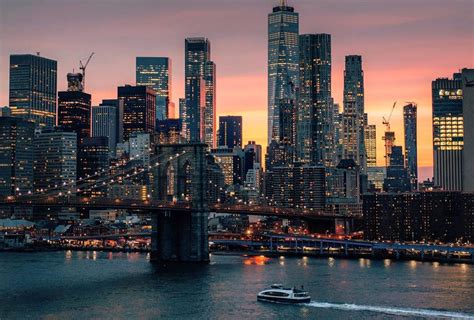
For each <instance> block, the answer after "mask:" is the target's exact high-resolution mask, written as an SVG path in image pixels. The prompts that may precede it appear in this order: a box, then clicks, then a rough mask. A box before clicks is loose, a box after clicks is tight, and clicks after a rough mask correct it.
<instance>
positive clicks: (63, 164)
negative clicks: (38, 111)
mask: <svg viewBox="0 0 474 320" xmlns="http://www.w3.org/2000/svg"><path fill="white" fill-rule="evenodd" d="M33 142H34V187H35V191H36V192H46V193H48V192H50V191H51V190H54V194H59V193H62V194H66V193H68V192H71V193H73V194H74V193H75V189H76V188H75V186H76V183H75V181H76V178H77V176H76V173H77V171H76V170H77V134H76V133H75V132H68V131H63V130H61V129H59V128H54V129H50V130H44V131H42V132H41V133H39V134H37V135H36V136H35V138H34V139H33Z"/></svg>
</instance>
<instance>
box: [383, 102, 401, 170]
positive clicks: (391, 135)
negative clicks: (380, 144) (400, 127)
mask: <svg viewBox="0 0 474 320" xmlns="http://www.w3.org/2000/svg"><path fill="white" fill-rule="evenodd" d="M396 105H397V101H395V102H394V103H393V106H392V110H390V114H389V115H388V117H387V118H385V116H383V117H382V119H383V121H382V123H383V124H384V125H385V126H386V127H387V129H386V130H385V134H384V136H383V137H382V140H383V141H385V156H384V158H385V166H386V167H388V166H389V165H390V157H391V155H392V147H393V144H394V143H395V132H393V131H390V119H391V118H392V114H393V111H394V110H395V106H396Z"/></svg>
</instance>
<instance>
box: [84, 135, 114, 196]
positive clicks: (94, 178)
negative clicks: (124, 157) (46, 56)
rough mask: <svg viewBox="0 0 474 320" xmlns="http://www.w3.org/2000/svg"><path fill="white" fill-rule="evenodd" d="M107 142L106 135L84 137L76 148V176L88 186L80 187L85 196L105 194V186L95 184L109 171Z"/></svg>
mask: <svg viewBox="0 0 474 320" xmlns="http://www.w3.org/2000/svg"><path fill="white" fill-rule="evenodd" d="M109 159H110V151H109V142H108V138H107V137H103V136H101V137H92V138H85V139H84V140H83V142H82V143H81V144H80V145H79V146H78V150H77V160H78V161H77V163H78V167H77V177H78V179H80V180H84V181H85V182H87V184H88V185H90V187H88V188H85V189H81V192H80V194H81V195H86V196H93V197H100V196H105V192H106V188H105V187H104V186H102V185H100V184H97V182H98V181H99V180H103V177H104V176H107V174H108V171H109Z"/></svg>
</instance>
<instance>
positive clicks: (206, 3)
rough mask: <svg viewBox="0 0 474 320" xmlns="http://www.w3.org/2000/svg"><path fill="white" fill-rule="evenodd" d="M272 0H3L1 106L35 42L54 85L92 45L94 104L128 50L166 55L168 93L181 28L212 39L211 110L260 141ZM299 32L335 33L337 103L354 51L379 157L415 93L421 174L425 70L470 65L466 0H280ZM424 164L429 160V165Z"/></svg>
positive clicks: (130, 60) (179, 71) (427, 144)
mask: <svg viewBox="0 0 474 320" xmlns="http://www.w3.org/2000/svg"><path fill="white" fill-rule="evenodd" d="M276 4H278V1H277V0H199V1H198V0H133V1H132V0H80V1H79V0H74V1H72V0H71V1H70V0H0V38H1V39H0V106H3V105H8V64H9V55H10V54H13V53H35V52H37V51H39V52H41V55H42V56H45V57H48V58H51V59H55V60H57V61H58V90H65V89H66V86H67V82H66V73H67V72H71V71H72V69H73V68H74V69H75V70H78V67H79V60H80V59H83V60H84V59H85V58H87V56H88V55H89V54H90V53H91V52H92V51H93V52H95V56H94V58H93V60H92V61H91V63H90V65H89V67H88V69H87V81H86V86H87V88H86V91H87V92H88V93H91V94H92V99H93V103H94V104H98V103H99V102H100V101H101V100H102V99H103V98H114V97H116V95H117V86H119V85H123V84H134V82H135V57H136V56H168V57H170V58H171V59H172V60H173V67H172V68H173V83H172V86H173V90H172V100H173V101H174V102H175V103H176V105H178V99H179V98H181V97H183V95H184V82H183V76H184V39H185V38H186V37H194V36H204V37H207V38H209V39H210V41H211V50H212V56H211V58H212V60H214V62H215V63H216V65H217V112H218V115H227V114H232V115H242V116H243V117H244V140H245V141H247V140H256V141H257V142H258V143H260V144H262V145H264V146H265V144H266V132H267V130H266V126H267V120H266V115H267V14H268V13H269V12H271V9H272V7H273V6H275V5H276ZM288 4H289V5H291V6H294V7H295V10H296V11H297V12H299V14H300V33H301V34H303V33H330V34H331V35H332V59H333V60H332V63H333V69H332V77H333V83H332V92H333V96H334V98H335V101H336V102H338V103H341V104H342V91H343V69H344V56H345V55H349V54H360V55H362V59H363V68H364V73H365V94H366V100H365V106H366V111H367V112H368V113H369V122H370V123H372V124H376V125H377V135H378V136H377V156H378V163H379V164H380V165H382V164H383V163H384V160H383V151H384V150H383V141H382V139H381V137H382V134H383V131H384V128H383V126H382V116H383V115H386V114H388V113H389V111H390V108H391V106H392V104H393V102H394V101H398V106H397V109H396V110H395V112H394V114H393V117H392V123H393V124H392V128H393V129H395V131H396V138H397V140H396V143H397V144H403V128H402V108H401V107H402V105H403V103H404V102H406V101H414V102H416V103H418V157H419V166H420V167H421V168H420V176H421V178H426V177H431V175H432V174H431V169H430V168H429V167H431V165H432V143H431V81H432V80H433V79H435V78H437V77H451V76H452V73H453V72H456V71H458V70H459V69H461V68H463V67H470V68H472V67H474V1H473V0H452V1H445V0H443V1H438V0H397V1H393V0H362V1H358V0H288ZM427 167H428V168H427Z"/></svg>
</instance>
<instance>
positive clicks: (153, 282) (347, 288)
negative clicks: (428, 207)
mask: <svg viewBox="0 0 474 320" xmlns="http://www.w3.org/2000/svg"><path fill="white" fill-rule="evenodd" d="M272 283H283V284H285V285H288V286H294V285H296V286H300V285H304V286H305V289H307V290H308V291H309V292H310V294H311V296H312V298H313V302H311V303H309V304H305V305H285V304H271V303H262V302H257V301H256V294H257V292H258V291H260V290H262V289H263V288H265V287H267V286H268V285H270V284H272ZM429 317H432V318H460V319H462V318H464V319H474V267H473V266H470V265H465V264H459V265H444V264H440V263H427V262H425V263H422V262H415V261H408V262H393V261H389V260H384V261H371V260H367V259H360V260H334V259H332V258H328V259H316V258H283V257H280V258H272V259H268V258H263V257H256V258H249V257H242V256H218V255H212V256H211V263H209V264H207V265H193V264H191V265H186V266H180V267H172V268H169V269H166V270H163V269H161V268H160V269H158V268H155V267H154V266H153V264H151V263H150V262H149V261H148V255H147V254H140V253H109V252H71V251H67V252H38V253H0V319H25V318H30V319H38V318H47V319H84V318H88V319H89V318H94V319H136V318H139V319H151V318H171V319H255V318H258V319H299V318H302V319H399V318H404V319H412V318H414V319H418V318H420V319H421V318H429Z"/></svg>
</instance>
